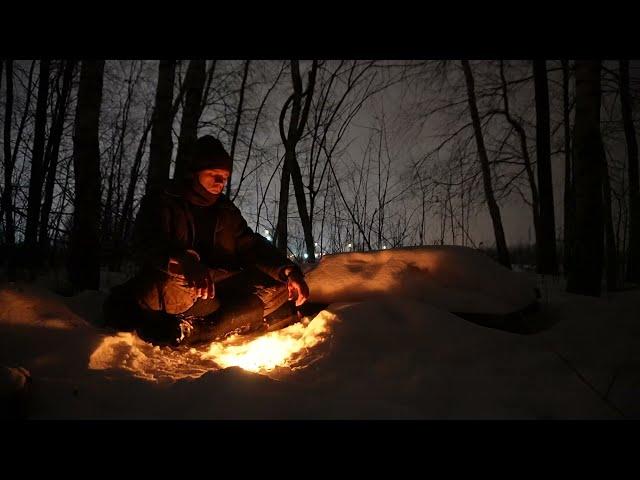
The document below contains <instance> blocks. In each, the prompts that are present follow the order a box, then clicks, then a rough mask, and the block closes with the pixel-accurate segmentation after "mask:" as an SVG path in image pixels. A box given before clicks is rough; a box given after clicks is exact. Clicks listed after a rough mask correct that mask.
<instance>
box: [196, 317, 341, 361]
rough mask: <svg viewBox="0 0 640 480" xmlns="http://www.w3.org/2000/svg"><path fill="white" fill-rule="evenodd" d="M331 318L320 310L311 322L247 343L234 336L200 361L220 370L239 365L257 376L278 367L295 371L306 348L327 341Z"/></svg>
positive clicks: (307, 349) (216, 344)
mask: <svg viewBox="0 0 640 480" xmlns="http://www.w3.org/2000/svg"><path fill="white" fill-rule="evenodd" d="M333 318H334V317H333V315H331V314H330V313H328V312H326V311H323V312H320V314H319V315H317V316H316V317H315V318H314V319H313V320H312V321H311V322H303V323H296V324H294V325H291V326H289V327H287V328H285V329H282V330H278V331H275V332H271V333H267V334H266V335H263V336H261V337H258V338H256V339H254V340H251V341H248V342H247V341H246V340H244V339H243V338H242V336H237V335H236V336H233V337H230V338H228V339H226V340H225V341H223V342H215V343H212V344H211V345H210V346H209V350H208V351H207V352H206V353H204V354H203V358H208V359H211V360H213V361H214V362H215V363H217V364H218V365H220V367H222V368H227V367H233V366H238V367H240V368H242V369H244V370H248V371H251V372H256V373H266V372H269V371H271V370H274V369H275V368H277V367H290V368H296V366H297V365H299V364H300V363H303V362H302V360H303V359H304V357H305V356H306V355H307V353H308V352H309V349H311V348H312V347H314V346H316V345H318V344H319V343H321V342H323V341H324V340H325V339H326V337H327V335H328V333H329V327H328V324H329V322H330V321H331V320H332V319H333Z"/></svg>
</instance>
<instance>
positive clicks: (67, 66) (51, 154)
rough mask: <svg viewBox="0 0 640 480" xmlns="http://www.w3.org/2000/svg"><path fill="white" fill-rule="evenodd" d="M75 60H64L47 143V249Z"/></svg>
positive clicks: (43, 236)
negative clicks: (59, 88)
mask: <svg viewBox="0 0 640 480" xmlns="http://www.w3.org/2000/svg"><path fill="white" fill-rule="evenodd" d="M75 63H76V62H75V61H74V60H67V61H66V62H64V73H63V77H62V91H61V93H60V95H59V96H58V99H57V101H56V108H55V116H54V119H53V121H52V126H51V134H50V135H49V141H48V144H47V147H48V148H47V152H46V153H45V163H46V164H47V165H48V170H47V179H46V182H45V186H44V200H43V203H42V213H41V214H40V235H39V243H40V248H41V249H43V250H44V249H46V248H47V247H48V245H49V233H48V225H49V215H50V214H51V206H52V204H53V188H54V184H55V180H56V172H57V170H58V154H59V151H60V141H61V140H62V132H63V130H64V122H65V120H66V117H67V106H68V104H69V97H70V95H71V86H72V81H73V71H74V69H75Z"/></svg>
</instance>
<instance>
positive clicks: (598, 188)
mask: <svg viewBox="0 0 640 480" xmlns="http://www.w3.org/2000/svg"><path fill="white" fill-rule="evenodd" d="M600 70H601V62H600V61H586V60H577V61H576V62H575V84H576V87H575V88H576V115H575V126H574V134H573V138H574V143H573V165H574V178H575V187H574V191H575V205H576V212H575V236H574V243H573V247H572V251H573V255H572V261H571V270H570V271H569V276H568V280H567V291H569V292H572V293H579V294H583V295H592V296H599V295H600V291H601V281H602V266H603V253H604V252H603V250H604V245H603V236H604V221H603V201H602V197H603V194H602V177H603V172H602V169H603V165H604V159H603V148H602V139H601V136H600V106H601V85H600Z"/></svg>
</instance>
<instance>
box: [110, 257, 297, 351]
mask: <svg viewBox="0 0 640 480" xmlns="http://www.w3.org/2000/svg"><path fill="white" fill-rule="evenodd" d="M143 275H144V274H143ZM154 275H155V274H154ZM162 278H163V279H162V281H164V282H171V281H175V279H173V278H171V277H162ZM158 281H159V280H158V277H156V276H154V277H153V278H151V277H149V275H148V274H147V277H144V278H140V277H138V278H136V277H134V278H133V279H131V280H130V281H129V282H127V283H125V284H123V285H120V286H118V287H114V288H113V289H112V290H111V294H110V295H109V297H108V298H107V300H106V302H105V306H104V312H105V317H106V321H107V325H108V326H111V327H113V328H116V329H118V330H136V331H137V332H138V334H139V335H140V337H141V338H143V339H144V340H147V341H149V342H151V343H154V344H158V345H197V344H201V343H206V342H210V341H214V340H216V339H221V338H224V337H225V336H227V335H229V334H231V333H248V332H253V331H256V330H260V329H262V328H266V325H265V322H264V317H266V316H268V315H270V314H272V313H273V312H275V311H276V310H279V309H280V310H282V308H281V307H284V308H285V309H287V307H290V309H291V312H294V310H293V306H292V305H290V304H287V295H288V292H287V287H286V284H284V283H282V282H278V281H276V280H274V279H272V278H271V277H269V276H268V275H266V274H264V273H263V272H261V271H259V270H257V269H254V268H251V269H247V270H243V271H241V272H239V273H237V274H235V275H233V276H231V277H228V278H226V279H224V280H222V281H220V282H219V283H216V284H215V297H214V298H213V299H207V300H202V299H198V300H197V301H196V302H195V304H193V306H192V307H191V308H189V309H188V310H187V311H185V312H183V313H181V314H177V315H174V314H169V313H167V312H166V311H163V310H162V309H158V310H153V309H149V308H145V307H144V305H147V304H148V302H145V301H144V300H145V299H144V298H141V297H144V296H145V293H144V292H146V291H150V290H149V288H141V287H140V285H141V284H147V287H148V284H149V283H150V282H151V283H154V282H158ZM141 300H142V301H141ZM285 304H287V305H286V306H285ZM185 322H187V323H188V328H187V330H186V331H185ZM181 323H182V327H181Z"/></svg>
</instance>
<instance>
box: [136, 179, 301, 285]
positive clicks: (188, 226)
mask: <svg viewBox="0 0 640 480" xmlns="http://www.w3.org/2000/svg"><path fill="white" fill-rule="evenodd" d="M186 188H188V187H187V186H186V185H185V184H177V183H175V182H174V183H171V184H170V185H169V186H168V187H166V188H165V189H163V190H160V191H157V192H155V193H149V194H147V195H145V197H144V198H143V199H142V202H141V205H140V211H139V213H138V216H137V218H136V223H135V227H134V245H133V248H134V254H135V256H136V257H137V259H138V261H139V263H140V264H141V265H142V266H143V268H144V267H151V268H153V269H159V270H163V271H166V270H167V269H168V262H169V259H170V258H181V257H182V256H184V255H186V254H188V251H189V250H192V251H197V250H196V248H195V244H194V241H195V226H194V219H193V215H192V211H191V204H190V203H189V201H188V200H187V198H186V196H185V189H186ZM209 208H212V209H213V210H214V214H215V228H213V230H212V231H211V233H210V238H211V243H212V245H213V248H212V250H213V251H214V252H215V255H214V257H213V258H212V259H210V261H209V264H208V265H207V266H208V267H209V268H211V269H213V270H217V269H220V271H225V270H238V269H241V268H247V267H250V266H255V267H256V268H258V269H259V270H261V271H262V272H264V273H266V274H267V275H269V276H270V277H272V278H274V279H276V280H279V281H283V280H285V278H284V276H283V269H284V268H285V267H294V268H298V267H297V266H296V264H295V263H293V262H291V261H290V260H289V259H288V258H286V256H284V255H282V254H281V253H280V252H279V251H278V250H277V249H276V248H275V247H274V246H273V245H272V244H271V243H269V242H268V241H267V240H266V239H265V238H264V237H263V236H261V235H260V234H258V233H255V232H254V231H253V230H252V229H251V228H250V227H249V226H248V225H247V222H246V220H245V219H244V217H243V216H242V214H241V213H240V210H239V209H238V208H237V207H236V206H235V205H234V204H233V203H232V202H231V201H230V200H229V199H228V198H227V197H226V196H225V195H224V194H221V195H220V196H219V197H218V199H217V201H216V202H215V204H214V205H213V206H211V207H209ZM202 235H203V233H202V232H198V236H199V237H200V238H202ZM206 235H208V234H206V233H205V236H206ZM198 253H199V252H198ZM214 281H215V277H214Z"/></svg>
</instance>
